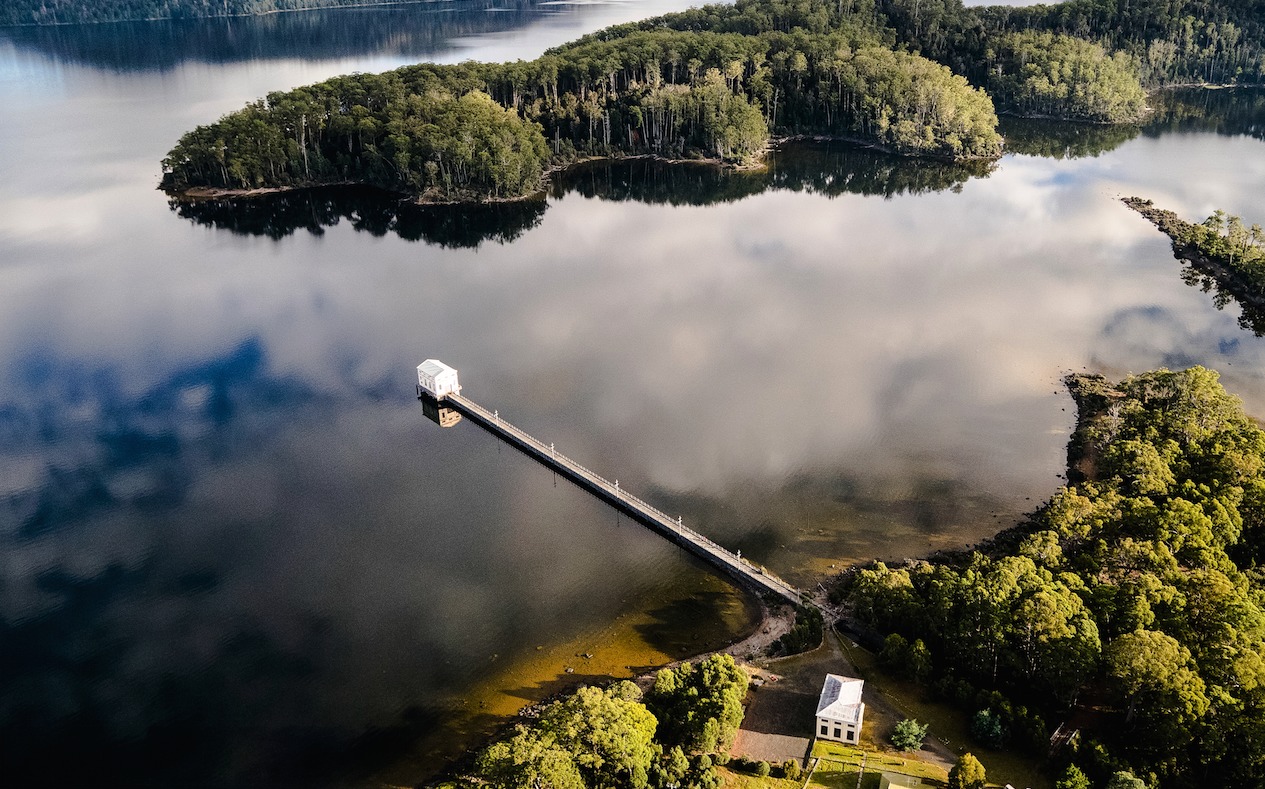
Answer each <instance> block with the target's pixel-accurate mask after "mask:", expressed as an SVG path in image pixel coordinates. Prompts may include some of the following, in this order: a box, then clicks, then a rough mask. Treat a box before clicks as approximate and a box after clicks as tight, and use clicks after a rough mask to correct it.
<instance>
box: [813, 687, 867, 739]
mask: <svg viewBox="0 0 1265 789" xmlns="http://www.w3.org/2000/svg"><path fill="white" fill-rule="evenodd" d="M864 687H865V680H863V679H853V678H852V677H841V676H839V675H838V674H827V675H826V683H825V684H824V685H822V687H821V700H820V701H818V702H817V739H819V740H834V741H836V742H844V743H852V744H853V745H855V744H856V743H857V742H859V741H860V740H861V724H862V723H864V722H865V703H864V702H862V701H861V691H862V689H863V688H864Z"/></svg>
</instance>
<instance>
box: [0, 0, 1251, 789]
mask: <svg viewBox="0 0 1265 789" xmlns="http://www.w3.org/2000/svg"><path fill="white" fill-rule="evenodd" d="M684 5H686V3H684V2H679V1H678V0H646V1H645V2H643V1H642V0H630V1H629V2H618V3H575V4H558V3H527V2H523V3H517V4H509V5H504V4H491V3H471V4H451V5H448V4H446V5H442V6H441V5H434V4H423V5H416V6H408V7H398V8H390V9H377V10H365V9H355V10H345V11H329V12H318V13H312V14H284V15H277V16H275V17H267V18H263V19H237V20H219V21H212V22H201V23H186V24H177V23H154V24H152V25H117V26H92V27H87V28H59V29H56V30H26V29H21V30H18V29H10V30H0V101H2V102H3V106H4V107H5V117H4V121H3V122H2V123H0V173H3V176H4V177H3V178H0V376H3V387H2V388H0V502H2V503H0V541H2V543H3V546H2V548H0V562H2V564H0V633H2V636H0V638H2V640H0V666H2V669H3V670H0V734H2V735H3V736H0V743H2V744H0V754H3V762H4V763H5V764H6V765H7V768H6V769H7V771H6V775H7V776H10V777H11V778H12V779H13V780H15V781H17V782H18V783H23V784H27V785H39V784H45V785H66V784H82V783H86V782H89V781H91V782H94V783H104V784H106V785H114V784H127V785H138V786H144V785H152V786H170V785H181V786H198V785H207V786H228V785H260V784H265V783H267V784H270V785H276V786H290V785H294V786H298V785H303V786H311V785H357V784H364V783H366V782H375V781H391V782H396V783H413V782H417V781H420V780H423V779H425V778H426V777H427V776H429V775H432V774H434V772H435V771H436V770H438V769H440V768H441V767H442V766H443V765H444V763H445V760H446V759H448V758H450V757H452V756H454V755H456V754H459V753H460V752H461V750H462V749H463V748H465V747H467V746H469V745H470V744H471V743H474V742H477V741H478V738H479V737H480V736H481V735H482V734H483V733H484V732H486V731H487V730H488V729H489V728H490V727H492V726H495V725H496V724H497V723H498V722H500V721H503V720H504V719H505V716H506V715H508V714H510V713H512V712H513V711H514V710H516V709H517V708H518V707H520V706H521V705H523V704H525V703H527V702H528V701H531V700H536V699H539V698H541V697H543V696H544V695H547V694H549V693H553V692H556V691H558V690H561V689H564V688H566V687H570V686H572V685H573V684H575V683H577V682H580V681H584V680H586V679H588V680H590V681H598V680H601V679H605V678H608V677H611V676H627V675H628V674H630V673H635V672H640V671H643V670H646V669H648V668H650V667H652V666H655V665H658V664H660V663H663V662H666V661H668V660H672V659H674V658H677V657H679V656H681V655H684V654H689V653H693V652H696V651H699V650H701V649H704V648H707V647H714V646H719V645H721V644H724V643H727V642H729V641H730V640H732V639H734V638H736V637H738V636H740V635H742V634H743V633H744V632H746V631H747V630H748V629H750V628H751V627H752V625H753V622H754V616H755V614H756V612H755V611H754V610H753V609H752V606H751V605H750V603H749V602H748V601H747V600H746V599H745V598H744V597H743V596H742V595H740V594H738V593H736V592H735V591H734V590H732V589H731V588H730V587H729V586H728V585H727V584H726V583H725V582H724V581H723V580H721V579H719V578H717V577H716V576H714V575H713V574H711V573H710V572H708V571H707V570H706V569H705V568H703V567H701V566H699V565H697V564H696V563H695V562H693V561H692V560H690V559H689V558H687V557H686V556H684V555H683V554H682V553H681V551H679V550H678V549H676V548H673V547H671V546H670V545H668V544H666V543H665V542H664V541H662V540H660V539H659V538H656V537H654V536H653V535H652V534H650V533H649V532H648V531H647V530H645V529H643V528H641V527H639V526H636V525H635V524H632V523H629V522H628V521H627V519H626V518H622V517H620V516H617V515H616V513H615V512H614V511H613V510H610V509H609V508H606V507H603V506H601V505H599V504H597V503H596V502H594V501H593V500H591V499H590V498H588V497H587V496H585V495H584V494H582V493H580V492H579V491H578V490H576V489H574V488H573V487H571V486H569V485H568V484H566V483H565V482H558V481H557V480H555V479H554V478H553V475H552V474H551V473H550V472H549V471H547V470H545V469H544V468H542V467H540V466H538V465H535V464H534V463H532V462H531V461H529V460H527V459H525V458H523V457H522V456H520V455H518V454H516V453H515V452H514V451H513V450H511V449H509V448H508V447H503V446H500V445H499V444H498V443H497V442H496V441H495V440H494V439H493V438H491V437H490V436H489V435H487V434H486V433H484V432H482V431H481V430H479V429H478V428H476V427H475V426H473V425H470V424H468V423H461V424H458V425H456V426H455V427H451V428H440V427H439V426H437V425H436V424H434V423H432V422H430V421H428V420H427V418H426V416H425V415H424V413H423V409H422V406H421V405H420V404H419V403H418V402H417V400H416V399H415V398H414V388H413V387H414V382H415V373H414V368H415V367H416V365H417V364H418V363H419V362H421V361H422V360H423V359H426V358H428V357H436V358H439V359H442V360H443V361H445V362H447V363H449V364H451V365H453V366H454V367H457V368H458V369H459V370H460V371H461V380H462V384H463V386H464V388H465V393H466V394H467V395H468V396H470V397H471V398H472V399H474V400H475V401H476V402H478V403H480V404H482V405H484V406H485V407H487V408H495V409H498V410H499V412H500V414H501V415H503V416H506V417H508V418H509V419H512V420H513V421H514V422H515V423H517V424H518V425H519V426H521V427H523V428H525V429H527V430H529V431H531V432H532V433H533V434H534V435H536V436H537V437H539V438H541V439H543V440H545V441H547V442H555V443H556V444H557V446H558V448H559V449H560V450H561V451H564V452H566V453H567V454H568V455H570V456H571V457H573V458H575V459H576V460H577V461H579V462H581V463H583V464H585V465H586V466H588V467H590V468H592V469H594V470H596V471H597V472H598V473H600V474H602V475H604V476H606V477H608V478H611V479H619V480H620V484H621V486H623V487H626V488H627V489H629V490H631V491H634V492H636V493H637V494H638V495H641V496H642V497H643V498H646V499H647V500H649V501H650V502H652V503H654V504H655V505H656V506H658V507H660V508H662V509H664V510H665V511H667V512H669V513H673V514H680V515H681V516H682V517H683V519H684V522H685V523H686V524H687V525H690V526H693V527H694V528H696V529H698V530H699V531H702V532H704V533H705V534H707V535H708V536H710V537H712V538H714V539H716V540H717V541H718V542H720V543H722V544H723V545H725V546H727V547H730V548H732V549H740V550H741V551H742V553H743V555H744V556H749V557H751V558H752V559H754V560H755V561H758V562H762V563H764V564H766V565H767V566H768V567H770V568H771V569H773V570H774V571H776V572H777V573H779V574H781V575H783V576H784V577H786V578H787V579H788V580H791V581H792V582H795V583H799V584H802V585H812V584H815V583H816V582H817V581H818V580H819V579H820V578H821V577H822V575H823V574H824V573H827V572H830V571H831V570H832V569H837V568H838V567H841V566H843V565H844V564H846V563H848V562H853V561H858V560H866V559H870V558H874V557H884V558H901V557H905V556H916V555H921V554H924V553H926V552H928V551H931V550H934V549H936V548H941V547H951V546H960V545H964V544H971V543H974V542H976V541H978V540H979V539H981V538H983V537H986V536H988V535H990V534H992V533H994V532H995V531H996V530H998V529H999V528H1003V527H1005V526H1008V525H1012V524H1013V523H1015V522H1016V520H1017V519H1019V518H1020V517H1022V515H1023V513H1025V512H1028V511H1030V510H1031V509H1032V508H1034V507H1035V506H1037V505H1038V504H1039V503H1040V502H1041V501H1042V500H1043V499H1044V498H1046V497H1048V496H1049V495H1050V494H1051V493H1052V492H1053V491H1054V490H1055V488H1056V487H1057V486H1058V485H1059V484H1060V483H1061V478H1060V474H1061V473H1062V470H1063V466H1064V453H1065V447H1066V442H1067V438H1068V433H1069V431H1070V429H1071V427H1072V424H1073V420H1074V416H1075V415H1074V412H1073V407H1072V403H1071V401H1070V398H1069V397H1068V396H1067V395H1066V393H1065V392H1064V391H1063V389H1062V387H1061V385H1060V383H1059V381H1060V378H1061V376H1062V375H1063V374H1065V373H1067V372H1069V371H1081V370H1091V371H1096V372H1102V373H1105V374H1107V375H1111V376H1119V375H1123V374H1125V373H1128V372H1130V371H1142V370H1146V369H1150V368H1153V367H1157V366H1161V365H1165V366H1170V367H1182V366H1187V365H1191V364H1205V365H1208V366H1210V367H1213V368H1216V369H1218V370H1220V371H1221V373H1222V375H1223V381H1224V382H1225V383H1226V385H1227V387H1228V388H1229V389H1230V390H1231V391H1233V392H1234V393H1236V394H1238V395H1239V396H1241V397H1242V398H1244V400H1245V401H1246V403H1247V405H1248V409H1249V411H1250V412H1251V413H1253V414H1254V415H1257V416H1265V378H1263V377H1262V370H1263V369H1265V367H1263V366H1262V362H1263V361H1265V342H1263V341H1262V340H1261V339H1260V338H1258V337H1256V336H1255V335H1254V334H1252V333H1251V332H1249V331H1245V330H1244V329H1242V328H1241V327H1240V325H1239V322H1238V318H1239V315H1238V308H1237V307H1236V306H1234V305H1233V304H1231V305H1228V306H1226V307H1225V308H1224V309H1218V307H1217V306H1216V304H1215V303H1214V299H1213V298H1212V297H1211V295H1210V294H1207V293H1204V292H1202V291H1201V290H1200V289H1198V288H1195V287H1190V286H1188V285H1187V284H1185V283H1184V282H1183V279H1182V276H1181V275H1182V269H1181V266H1180V265H1179V264H1178V263H1177V262H1176V261H1174V260H1173V258H1172V256H1171V253H1170V251H1169V245H1168V240H1167V239H1166V238H1164V237H1163V236H1161V235H1160V234H1159V233H1158V232H1156V231H1155V230H1154V229H1153V228H1152V227H1151V225H1150V224H1149V223H1147V222H1146V221H1145V220H1144V219H1142V218H1141V217H1139V216H1137V215H1136V214H1134V213H1133V212H1131V211H1129V210H1128V209H1127V208H1125V207H1124V206H1123V205H1121V204H1120V203H1119V201H1118V199H1117V198H1118V197H1120V196H1124V195H1131V194H1137V195H1140V196H1143V197H1148V198H1152V199H1154V200H1155V201H1156V203H1157V204H1159V205H1161V206H1163V207H1167V208H1171V209H1173V210H1176V211H1177V212H1178V213H1180V214H1182V215H1183V216H1184V217H1186V218H1188V219H1200V218H1202V217H1204V216H1207V215H1208V214H1210V213H1211V212H1212V211H1213V210H1214V209H1217V208H1221V209H1225V210H1227V211H1230V212H1233V213H1238V214H1241V215H1243V216H1244V217H1245V218H1247V219H1248V221H1249V222H1252V221H1261V220H1262V218H1263V217H1262V216H1261V214H1260V211H1261V207H1260V201H1259V195H1260V194H1262V193H1263V192H1265V144H1263V143H1262V140H1261V139H1260V138H1261V136H1262V132H1261V129H1262V128H1265V127H1263V126H1262V124H1261V117H1262V115H1265V113H1263V112H1260V109H1261V96H1260V94H1259V93H1244V92H1236V93H1226V92H1219V93H1216V94H1206V95H1205V94H1194V95H1191V96H1190V97H1188V99H1186V101H1187V103H1188V105H1189V106H1190V107H1195V108H1196V109H1198V110H1199V111H1194V112H1171V113H1167V114H1164V113H1161V115H1162V118H1161V120H1160V121H1157V122H1156V123H1154V124H1152V125H1151V126H1150V127H1148V128H1146V129H1143V130H1141V131H1139V130H1128V131H1121V130H1110V129H1094V128H1092V127H1064V126H1052V125H1049V124H1044V125H1042V124H1035V125H1034V124H1024V123H1018V122H1010V123H1008V124H1007V131H1008V132H1009V135H1010V137H1011V140H1012V142H1011V152H1010V153H1009V154H1008V155H1007V156H1006V157H1004V158H1003V159H1002V160H1001V161H1000V162H999V163H998V164H997V165H996V166H995V167H991V168H990V167H969V168H958V167H951V166H947V165H943V164H934V163H917V162H910V161H904V160H899V159H893V158H890V157H886V156H882V155H879V154H875V153H870V152H866V151H861V150H858V149H855V148H849V147H847V146H841V145H820V146H799V147H792V148H788V149H787V150H784V151H781V152H779V153H778V154H776V155H775V156H774V157H773V159H772V160H771V162H770V166H769V168H768V169H767V170H765V171H761V172H756V173H725V172H721V171H718V170H715V169H714V168H710V167H706V166H696V165H688V166H679V167H667V166H664V165H661V164H656V163H651V162H646V161H640V160H639V161H632V162H622V163H616V164H594V165H589V166H585V167H582V168H577V169H576V170H575V171H574V172H571V173H569V174H568V175H567V176H566V177H565V178H560V179H558V180H557V181H556V182H555V183H554V184H553V185H552V187H551V189H550V192H549V194H548V195H547V196H546V197H544V198H542V199H540V200H536V201H530V202H527V203H523V204H517V205H509V206H497V207H492V208H483V209H479V210H475V211H469V212H454V211H451V210H448V211H444V210H440V209H426V210H423V209H408V208H403V207H401V206H400V205H398V203H396V202H395V201H393V200H390V199H386V198H384V197H383V196H382V195H378V194H374V193H367V192H363V191H356V190H350V191H347V190H345V191H342V192H313V193H302V194H293V195H285V196H282V197H279V198H275V199H270V200H261V201H257V202H252V203H248V204H243V205H236V206H234V205H229V204H220V203H209V204H204V205H202V206H197V207H193V208H184V207H171V206H169V205H168V202H167V199H166V197H165V196H164V195H163V194H162V193H160V192H158V191H157V190H156V188H155V187H156V185H157V182H158V178H159V174H160V161H161V159H162V157H163V156H164V154H165V153H166V152H167V150H168V149H169V148H170V147H171V145H172V144H173V143H174V142H175V140H176V139H177V138H178V137H179V136H180V134H182V133H183V132H184V131H187V130H189V129H191V128H192V127H193V126H195V125H196V124H198V123H204V122H208V121H211V120H213V119H215V118H217V117H218V116H219V115H221V114H223V113H225V112H228V111H230V110H233V109H236V108H238V107H240V106H241V105H242V104H244V103H246V102H247V101H250V100H252V99H254V98H256V97H257V96H260V95H263V94H265V93H267V92H268V91H272V90H281V89H286V88H290V87H294V86H297V85H300V84H305V83H309V82H313V81H317V80H321V79H324V78H327V77H330V76H333V75H336V74H340V73H346V72H351V71H379V70H384V69H388V68H391V67H394V66H397V65H401V64H404V63H409V62H414V61H416V60H421V59H435V60H439V61H443V62H455V61H458V60H462V59H466V58H474V59H483V60H501V59H512V58H518V57H522V58H530V57H534V56H535V55H537V54H539V53H540V52H541V51H543V50H544V49H545V48H547V47H549V46H553V45H556V44H559V43H562V42H564V41H566V40H569V39H571V38H574V37H576V36H577V35H579V34H581V33H583V32H586V31H590V30H593V29H597V28H599V27H602V26H605V25H608V24H612V23H614V22H617V21H622V20H628V19H635V18H639V17H643V16H648V15H653V14H659V13H665V12H667V11H670V10H674V9H676V8H680V7H683V6H684ZM1204 105H1207V107H1204ZM1184 106H1185V105H1184ZM1227 107H1229V108H1230V109H1233V110H1235V111H1234V112H1227V111H1226V108H1227ZM1200 108H1202V109H1200ZM1236 108H1237V109H1236ZM1243 108H1248V109H1249V110H1251V111H1247V110H1244V109H1243ZM1227 116H1230V117H1228V119H1227ZM585 654H591V655H592V657H584V656H583V655H585ZM568 669H571V671H570V672H568V671H567V670H568Z"/></svg>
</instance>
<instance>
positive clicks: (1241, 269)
mask: <svg viewBox="0 0 1265 789" xmlns="http://www.w3.org/2000/svg"><path fill="white" fill-rule="evenodd" d="M1123 202H1124V204H1125V205H1127V206H1129V207H1130V208H1132V209H1133V210H1134V211H1137V212H1138V213H1139V214H1141V215H1142V216H1144V217H1146V218H1147V219H1148V220H1149V221H1150V222H1151V224H1153V225H1155V226H1156V227H1157V228H1159V229H1160V231H1161V232H1163V233H1164V234H1165V235H1167V236H1168V237H1169V239H1170V240H1171V241H1172V244H1173V254H1174V255H1175V256H1176V257H1177V259H1178V260H1181V261H1184V262H1186V263H1187V264H1189V265H1190V270H1189V272H1188V274H1186V275H1185V278H1186V280H1187V282H1190V283H1191V284H1195V285H1198V286H1200V287H1201V288H1202V289H1203V290H1204V292H1207V291H1210V290H1213V289H1215V290H1216V292H1217V295H1216V302H1217V306H1218V307H1222V306H1224V305H1225V304H1227V303H1229V302H1230V300H1231V299H1233V300H1234V301H1237V302H1238V303H1239V305H1240V307H1241V308H1242V314H1241V316H1240V318H1239V325H1241V326H1242V327H1243V328H1245V329H1248V330H1250V331H1252V332H1254V333H1255V334H1256V335H1257V336H1258V337H1259V336H1262V335H1265V231H1262V230H1261V226H1260V225H1259V224H1252V225H1251V226H1249V225H1247V224H1246V223H1245V222H1244V221H1243V219H1242V218H1241V217H1238V216H1235V215H1233V214H1226V213H1225V212H1224V211H1216V212H1214V213H1213V214H1212V216H1210V217H1208V218H1207V219H1205V220H1204V221H1203V222H1200V223H1198V224H1196V223H1194V222H1187V221H1186V220H1184V219H1182V218H1181V217H1179V216H1178V215H1177V214H1175V213H1173V212H1172V211H1167V210H1165V209H1162V208H1157V207H1156V206H1155V204H1154V203H1152V202H1151V201H1150V200H1144V199H1142V198H1140V197H1126V198H1123Z"/></svg>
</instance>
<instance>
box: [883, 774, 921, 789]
mask: <svg viewBox="0 0 1265 789" xmlns="http://www.w3.org/2000/svg"><path fill="white" fill-rule="evenodd" d="M878 785H879V789H916V787H920V786H922V779H921V778H918V777H916V776H913V775H904V774H903V773H883V776H882V778H881V779H879V783H878Z"/></svg>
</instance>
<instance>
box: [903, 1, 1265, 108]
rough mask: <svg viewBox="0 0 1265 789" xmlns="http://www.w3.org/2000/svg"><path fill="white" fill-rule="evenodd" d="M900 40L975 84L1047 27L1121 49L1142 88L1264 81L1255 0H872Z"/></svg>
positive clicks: (1261, 20)
mask: <svg viewBox="0 0 1265 789" xmlns="http://www.w3.org/2000/svg"><path fill="white" fill-rule="evenodd" d="M878 3H879V9H880V11H881V13H882V14H883V16H884V18H885V19H886V20H887V21H888V24H890V25H891V26H892V27H893V28H894V29H895V30H896V32H897V36H898V38H899V40H900V41H901V42H902V43H905V44H906V45H908V46H909V47H910V48H911V49H913V50H914V51H916V52H920V53H922V54H923V55H926V56H927V57H930V58H932V59H933V60H936V61H938V62H941V63H946V64H948V65H950V66H951V67H952V68H953V69H954V71H956V72H957V73H959V74H963V75H965V76H967V77H968V78H970V79H971V80H972V81H974V82H976V83H977V84H981V85H988V84H989V79H990V75H989V71H990V69H993V68H995V67H996V65H997V62H998V59H999V58H1000V57H1002V55H1001V54H1000V53H1001V52H1002V50H1004V49H1005V43H1004V42H1005V39H1006V38H1007V37H1008V36H1009V35H1011V34H1014V33H1023V32H1027V33H1050V34H1055V35H1059V36H1075V37H1077V38H1080V39H1085V40H1088V41H1092V42H1094V43H1095V44H1098V45H1099V46H1101V47H1102V48H1103V49H1104V50H1107V51H1111V52H1122V53H1124V55H1125V56H1127V57H1128V58H1129V59H1130V60H1131V61H1133V62H1134V63H1135V64H1136V71H1137V74H1138V76H1139V77H1140V78H1141V80H1142V83H1143V84H1144V85H1146V86H1148V87H1155V86H1160V85H1179V84H1218V85H1224V84H1231V83H1240V84H1249V83H1256V84H1259V83H1260V82H1262V81H1263V80H1265V3H1262V2H1261V1H1260V0H1172V1H1171V2H1137V1H1136V0H1067V2H1062V3H1054V4H1049V5H1033V6H1019V7H1015V6H1003V5H997V6H982V7H972V8H966V7H964V6H963V5H962V2H961V0H878Z"/></svg>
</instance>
